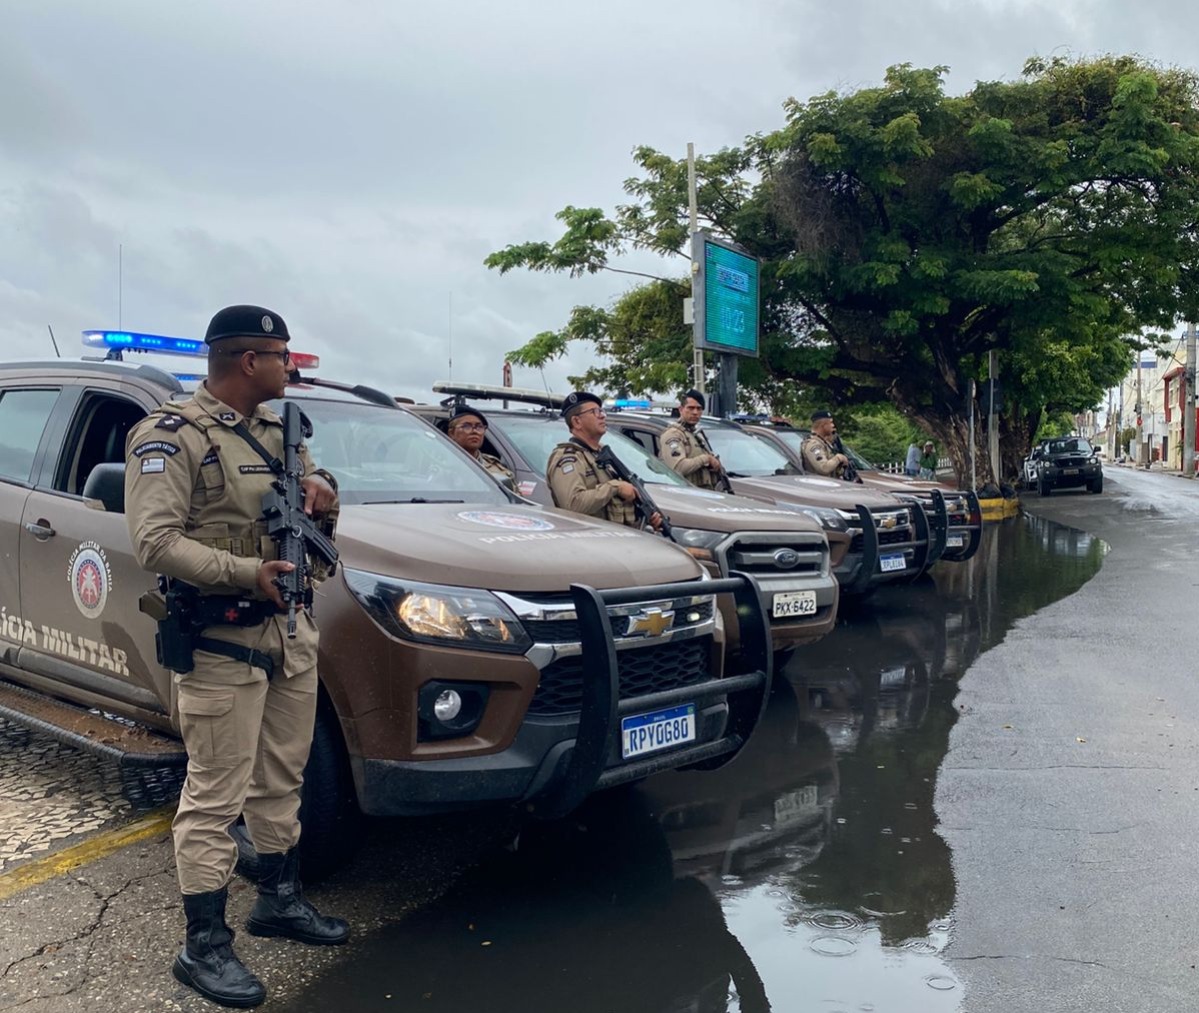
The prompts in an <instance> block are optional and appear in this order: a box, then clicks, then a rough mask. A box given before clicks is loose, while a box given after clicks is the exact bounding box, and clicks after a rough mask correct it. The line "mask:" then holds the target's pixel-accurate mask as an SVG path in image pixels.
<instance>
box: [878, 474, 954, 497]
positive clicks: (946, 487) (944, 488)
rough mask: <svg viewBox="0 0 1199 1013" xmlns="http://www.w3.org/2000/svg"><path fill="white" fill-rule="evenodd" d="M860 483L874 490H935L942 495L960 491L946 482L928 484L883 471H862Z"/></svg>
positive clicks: (924, 481)
mask: <svg viewBox="0 0 1199 1013" xmlns="http://www.w3.org/2000/svg"><path fill="white" fill-rule="evenodd" d="M862 481H863V482H865V483H866V484H867V485H872V486H874V487H875V488H876V489H894V490H896V491H901V492H932V490H934V489H937V490H940V491H941V492H944V493H955V494H956V493H958V492H960V491H961V490H960V489H958V487H957V486H955V485H950V484H949V483H948V482H930V481H928V480H927V479H923V478H911V477H910V476H908V475H892V474H889V473H887V472H883V471H863V472H862Z"/></svg>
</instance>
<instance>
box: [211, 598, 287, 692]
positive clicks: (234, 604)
mask: <svg viewBox="0 0 1199 1013" xmlns="http://www.w3.org/2000/svg"><path fill="white" fill-rule="evenodd" d="M194 609H195V612H194V615H195V621H196V626H197V627H199V628H204V627H208V626H258V625H259V624H260V623H262V622H265V621H266V620H267V619H269V618H270V617H271V616H276V615H278V614H279V609H278V608H277V607H276V606H275V603H274V602H270V601H255V600H253V599H246V598H239V597H237V596H236V595H225V594H208V595H199V596H198V597H197V598H196V599H195V604H194ZM195 645H196V647H197V648H198V649H199V650H201V651H207V652H208V653H209V654H219V655H221V656H222V657H225V658H232V659H233V660H234V661H241V662H244V663H245V664H247V665H251V666H253V667H254V668H261V669H262V670H263V671H264V672H266V677H267V679H268V680H269V679H271V678H273V677H274V675H275V661H274V659H273V658H272V657H271V656H270V655H269V654H267V653H265V652H264V651H256V650H254V649H253V648H252V647H244V646H243V645H241V644H231V643H229V641H227V640H220V639H217V638H215V637H196V640H195Z"/></svg>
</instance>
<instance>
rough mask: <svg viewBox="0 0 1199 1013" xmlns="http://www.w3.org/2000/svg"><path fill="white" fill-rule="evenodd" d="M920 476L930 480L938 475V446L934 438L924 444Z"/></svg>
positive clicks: (921, 454)
mask: <svg viewBox="0 0 1199 1013" xmlns="http://www.w3.org/2000/svg"><path fill="white" fill-rule="evenodd" d="M920 477H921V478H925V479H930V480H931V479H934V478H936V477H937V448H936V445H935V444H934V443H933V441H932V440H929V441H928V442H927V443H925V444H924V450H922V451H921V453H920Z"/></svg>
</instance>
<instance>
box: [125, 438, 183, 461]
mask: <svg viewBox="0 0 1199 1013" xmlns="http://www.w3.org/2000/svg"><path fill="white" fill-rule="evenodd" d="M153 451H158V453H160V454H166V455H167V456H168V457H174V456H175V455H176V454H177V453H179V448H178V447H177V446H175V444H173V443H167V441H166V440H147V441H146V442H145V443H139V444H138V445H137V446H136V447H134V448H133V450H132V451H130V453H132V454H133V456H134V457H145V456H146V454H149V453H151V452H153Z"/></svg>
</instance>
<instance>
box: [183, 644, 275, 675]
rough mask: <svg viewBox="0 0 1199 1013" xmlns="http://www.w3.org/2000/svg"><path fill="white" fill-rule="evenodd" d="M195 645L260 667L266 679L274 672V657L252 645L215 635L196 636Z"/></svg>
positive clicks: (212, 652) (211, 652)
mask: <svg viewBox="0 0 1199 1013" xmlns="http://www.w3.org/2000/svg"><path fill="white" fill-rule="evenodd" d="M195 645H196V647H197V649H199V650H201V651H207V652H208V653H209V654H219V655H221V656H222V657H226V658H232V659H233V660H234V661H244V662H245V663H246V664H247V665H251V666H253V667H254V668H261V669H262V670H263V671H264V672H266V677H267V681H270V679H271V678H272V677H273V676H274V674H275V662H274V659H273V658H271V656H270V655H269V654H265V653H264V652H262V651H256V650H254V649H253V648H252V647H244V646H243V645H241V644H231V643H229V641H227V640H218V639H216V638H215V637H196V644H195Z"/></svg>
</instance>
